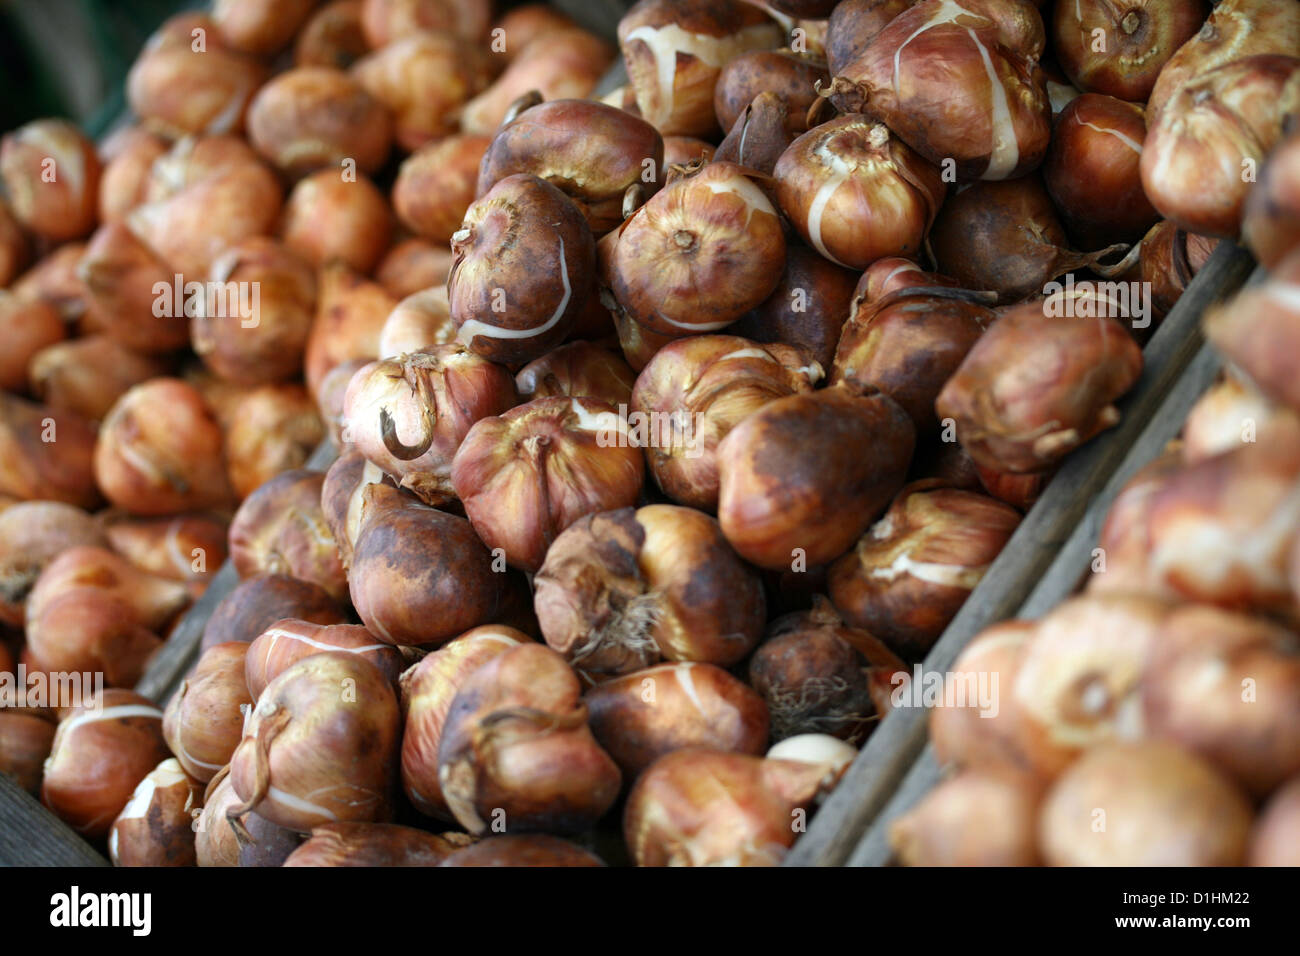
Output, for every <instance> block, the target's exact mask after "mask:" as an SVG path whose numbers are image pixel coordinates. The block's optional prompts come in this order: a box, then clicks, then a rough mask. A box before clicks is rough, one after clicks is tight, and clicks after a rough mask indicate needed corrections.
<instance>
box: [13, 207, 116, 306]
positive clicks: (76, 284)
mask: <svg viewBox="0 0 1300 956" xmlns="http://www.w3.org/2000/svg"><path fill="white" fill-rule="evenodd" d="M15 228H17V224H15ZM85 254H86V244H85V243H84V242H65V243H64V244H63V245H61V246H59V247H58V248H57V249H55V250H54V251H53V252H51V253H49V254H48V255H45V256H42V257H41V258H40V259H39V261H37V262H36V263H35V264H34V265H33V266H32V267H31V268H30V269H28V270H27V271H26V272H23V273H22V274H20V275H18V277H17V278H15V279H14V280H13V281H12V282H11V283H10V284H9V291H10V292H12V293H13V294H14V295H16V296H18V297H19V298H20V299H45V300H47V301H48V302H50V303H51V304H52V305H53V306H54V307H55V308H56V309H58V310H59V315H61V316H63V318H64V320H65V321H67V322H71V323H84V322H88V321H94V322H99V321H100V317H98V316H90V317H88V316H87V312H88V311H89V310H88V307H87V300H86V289H85V286H84V285H82V282H81V279H79V278H78V277H77V266H78V265H80V263H81V259H82V257H83V256H85ZM19 261H22V262H24V263H25V261H26V260H25V257H23V258H22V259H20V260H19Z"/></svg>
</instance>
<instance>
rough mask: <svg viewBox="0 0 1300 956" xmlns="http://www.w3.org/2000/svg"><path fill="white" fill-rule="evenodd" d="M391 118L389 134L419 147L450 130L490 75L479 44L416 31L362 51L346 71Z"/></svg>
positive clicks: (404, 144) (406, 146) (402, 143)
mask: <svg viewBox="0 0 1300 956" xmlns="http://www.w3.org/2000/svg"><path fill="white" fill-rule="evenodd" d="M349 72H350V74H351V76H352V78H353V79H355V80H356V81H357V82H358V83H359V84H360V85H361V86H362V88H363V89H365V91H366V92H367V93H369V94H370V95H371V96H372V97H374V98H375V100H376V101H378V102H379V103H380V104H381V105H382V107H383V108H384V109H386V111H387V112H388V113H389V114H390V115H391V116H392V118H393V139H394V140H395V141H396V143H397V145H398V146H400V147H401V148H402V149H405V150H414V149H419V148H420V147H421V146H423V145H424V144H425V143H429V142H432V141H436V140H438V139H441V138H442V137H444V136H447V135H449V134H451V133H454V132H456V130H457V127H458V125H459V124H458V120H459V114H460V110H461V108H462V107H463V106H464V105H465V103H466V102H468V101H469V100H470V98H471V97H473V96H475V95H476V94H478V93H480V92H481V91H482V90H483V89H484V88H485V87H486V86H487V85H488V83H489V82H490V81H491V79H492V74H491V63H490V62H489V60H488V54H487V52H486V51H485V50H484V49H483V47H482V46H480V45H477V44H466V43H465V42H464V41H462V40H458V39H457V38H456V37H454V36H451V35H449V34H447V33H444V32H437V33H434V32H428V31H420V32H418V33H412V34H410V35H408V36H402V37H398V38H396V39H394V40H393V41H392V42H391V43H388V44H386V45H384V46H382V47H379V48H377V49H376V50H375V51H374V52H373V53H370V54H368V55H367V56H364V57H362V58H361V59H360V60H358V61H357V62H356V63H354V64H353V65H352V68H351V70H350V71H349Z"/></svg>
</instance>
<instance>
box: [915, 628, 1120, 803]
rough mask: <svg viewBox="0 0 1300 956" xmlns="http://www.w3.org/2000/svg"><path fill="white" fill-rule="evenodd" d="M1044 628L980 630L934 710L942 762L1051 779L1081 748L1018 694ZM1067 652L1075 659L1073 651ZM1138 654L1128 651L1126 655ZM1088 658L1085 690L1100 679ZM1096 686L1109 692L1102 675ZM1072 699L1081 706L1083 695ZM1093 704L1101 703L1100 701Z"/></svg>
mask: <svg viewBox="0 0 1300 956" xmlns="http://www.w3.org/2000/svg"><path fill="white" fill-rule="evenodd" d="M1036 633H1037V629H1036V626H1035V623H1034V622H1032V621H1021V620H1010V621H1002V622H1000V623H998V624H994V625H993V626H992V627H990V628H987V629H986V630H984V631H983V632H981V633H980V634H979V635H977V636H976V638H975V639H974V640H973V641H971V643H970V644H969V645H967V647H966V648H965V649H964V650H963V651H962V652H961V654H960V655H959V656H958V658H957V660H956V662H955V663H954V665H953V668H952V671H951V673H949V674H948V675H946V678H945V682H944V686H943V687H942V688H941V689H940V690H941V696H940V697H939V698H938V699H937V702H938V703H941V704H942V705H943V706H936V707H933V708H931V711H930V721H929V723H930V740H931V742H932V743H933V745H934V752H935V760H936V761H937V762H938V763H939V765H940V766H942V767H976V768H993V769H1008V770H1016V771H1028V772H1030V773H1033V774H1034V775H1035V776H1037V777H1039V778H1041V779H1044V780H1047V779H1050V778H1052V777H1053V776H1055V775H1056V774H1057V773H1059V772H1060V771H1061V769H1062V768H1064V767H1066V766H1068V765H1069V763H1070V761H1072V760H1073V759H1074V757H1075V756H1076V755H1077V753H1078V751H1077V749H1076V748H1075V747H1074V746H1072V745H1071V744H1070V743H1068V742H1064V741H1058V740H1056V739H1055V738H1054V737H1053V736H1052V735H1051V734H1050V733H1049V729H1048V727H1047V726H1046V725H1045V724H1044V723H1043V722H1042V721H1041V720H1040V719H1039V718H1038V717H1037V716H1035V715H1034V714H1032V713H1031V712H1030V711H1029V710H1027V709H1026V707H1025V706H1024V704H1023V703H1022V701H1021V700H1020V699H1019V697H1018V696H1017V694H1016V693H1015V691H1016V687H1017V686H1018V676H1019V672H1020V668H1021V666H1022V664H1023V662H1024V659H1025V655H1026V652H1027V651H1028V650H1029V649H1030V648H1031V647H1032V646H1033V642H1034V638H1035V635H1036ZM1067 650H1068V648H1067ZM1062 657H1064V658H1065V659H1066V660H1067V661H1068V660H1069V659H1070V655H1068V654H1065V655H1062ZM1131 657H1132V655H1126V656H1125V660H1126V661H1127V660H1129V659H1131ZM1088 663H1089V660H1088V658H1086V657H1084V658H1082V664H1083V667H1081V668H1079V670H1080V671H1083V672H1084V679H1085V687H1086V686H1088V681H1089V680H1091V679H1092V678H1091V676H1090V675H1088V674H1087V672H1086V667H1087V665H1088ZM1040 673H1041V671H1040ZM1071 673H1077V672H1071ZM1067 676H1070V675H1069V674H1067ZM1055 683H1056V684H1057V685H1061V683H1062V682H1060V681H1057V682H1055ZM1092 686H1101V689H1102V690H1105V686H1104V685H1102V684H1101V682H1100V681H1096V680H1094V681H1093V683H1092ZM922 689H923V688H922ZM899 690H900V691H901V692H902V693H903V694H906V695H909V696H910V695H911V694H913V693H914V692H915V689H914V687H913V685H911V684H903V685H900V688H899ZM1067 690H1068V688H1067ZM1094 696H1099V697H1101V703H1102V704H1105V703H1107V702H1108V700H1109V694H1097V693H1096V692H1095V691H1094ZM1067 701H1068V703H1069V704H1073V705H1075V706H1078V703H1079V695H1078V694H1077V693H1076V694H1074V696H1069V697H1067ZM922 702H924V697H922ZM1089 703H1091V704H1093V706H1094V707H1096V703H1095V702H1093V701H1089Z"/></svg>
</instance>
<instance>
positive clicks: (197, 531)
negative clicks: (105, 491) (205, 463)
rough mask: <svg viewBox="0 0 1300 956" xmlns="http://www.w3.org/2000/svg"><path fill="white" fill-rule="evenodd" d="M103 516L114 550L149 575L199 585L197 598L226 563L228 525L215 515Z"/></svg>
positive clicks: (105, 530)
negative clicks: (162, 516) (163, 516)
mask: <svg viewBox="0 0 1300 956" xmlns="http://www.w3.org/2000/svg"><path fill="white" fill-rule="evenodd" d="M100 517H101V521H102V522H103V525H104V533H105V536H106V537H107V539H108V543H109V546H110V547H111V548H112V549H113V550H114V551H116V552H117V553H118V554H120V555H122V556H123V557H125V558H126V559H127V560H128V561H130V562H131V563H132V564H133V565H135V566H136V567H137V568H139V569H140V570H142V571H146V572H148V573H149V574H153V575H157V576H158V577H160V578H166V579H168V580H170V581H181V582H184V583H186V584H189V585H190V586H191V588H192V589H193V588H195V587H196V586H197V588H198V589H197V590H195V591H194V593H195V594H196V595H197V594H199V593H202V588H203V586H204V585H206V583H207V582H209V581H211V580H212V578H213V576H215V575H216V573H217V572H218V571H219V570H221V565H222V563H223V562H224V561H225V560H226V531H227V522H226V521H225V520H224V519H223V518H220V517H217V516H215V515H211V514H192V515H177V516H175V517H167V518H136V517H132V516H130V515H101V516H100Z"/></svg>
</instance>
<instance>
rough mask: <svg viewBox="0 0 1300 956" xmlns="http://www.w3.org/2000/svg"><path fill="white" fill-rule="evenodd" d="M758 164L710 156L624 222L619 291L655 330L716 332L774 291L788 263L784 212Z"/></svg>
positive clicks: (616, 275)
mask: <svg viewBox="0 0 1300 956" xmlns="http://www.w3.org/2000/svg"><path fill="white" fill-rule="evenodd" d="M753 175H754V173H753V171H752V170H746V169H745V167H743V166H737V165H735V164H734V163H718V162H714V163H710V164H708V165H707V166H703V167H701V168H700V169H699V170H697V171H695V172H693V173H691V174H689V175H686V176H684V177H683V178H681V179H678V180H677V181H676V182H673V183H670V184H669V185H667V186H666V187H664V188H663V189H661V190H660V191H659V192H658V193H656V194H655V195H654V196H653V197H652V198H651V199H650V201H649V202H647V203H646V204H645V205H644V206H642V207H641V208H640V209H639V210H638V211H637V212H636V214H635V215H634V216H632V218H631V219H629V220H628V222H627V223H626V224H625V225H624V226H623V228H622V230H621V232H620V234H619V238H618V244H617V246H616V247H615V249H614V252H613V260H612V282H611V288H612V289H613V292H614V296H615V297H616V298H617V299H618V303H619V305H620V306H622V307H623V308H624V309H625V310H627V312H628V314H629V316H630V317H631V318H633V319H634V320H635V321H637V322H639V323H640V324H642V325H644V326H645V327H646V328H648V329H650V330H651V331H652V332H658V333H660V334H663V335H680V334H683V333H691V332H713V331H717V330H718V329H721V328H723V327H724V326H726V325H729V324H730V323H732V322H734V321H735V320H736V319H738V318H740V317H741V316H742V315H744V314H745V313H746V312H748V311H749V310H750V309H752V308H754V307H755V306H757V305H759V304H760V303H761V302H762V301H763V300H764V299H766V298H767V297H768V296H769V295H771V294H772V290H773V289H775V288H776V284H777V283H778V282H779V281H780V279H781V271H782V268H783V266H784V264H785V238H784V235H783V233H782V230H781V221H780V217H779V216H778V215H777V212H776V210H775V209H774V208H773V206H772V203H771V202H770V201H769V200H768V198H767V196H766V195H764V194H763V191H762V190H761V189H760V188H759V187H758V186H757V185H756V184H755V183H754V181H753V179H752V177H753Z"/></svg>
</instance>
